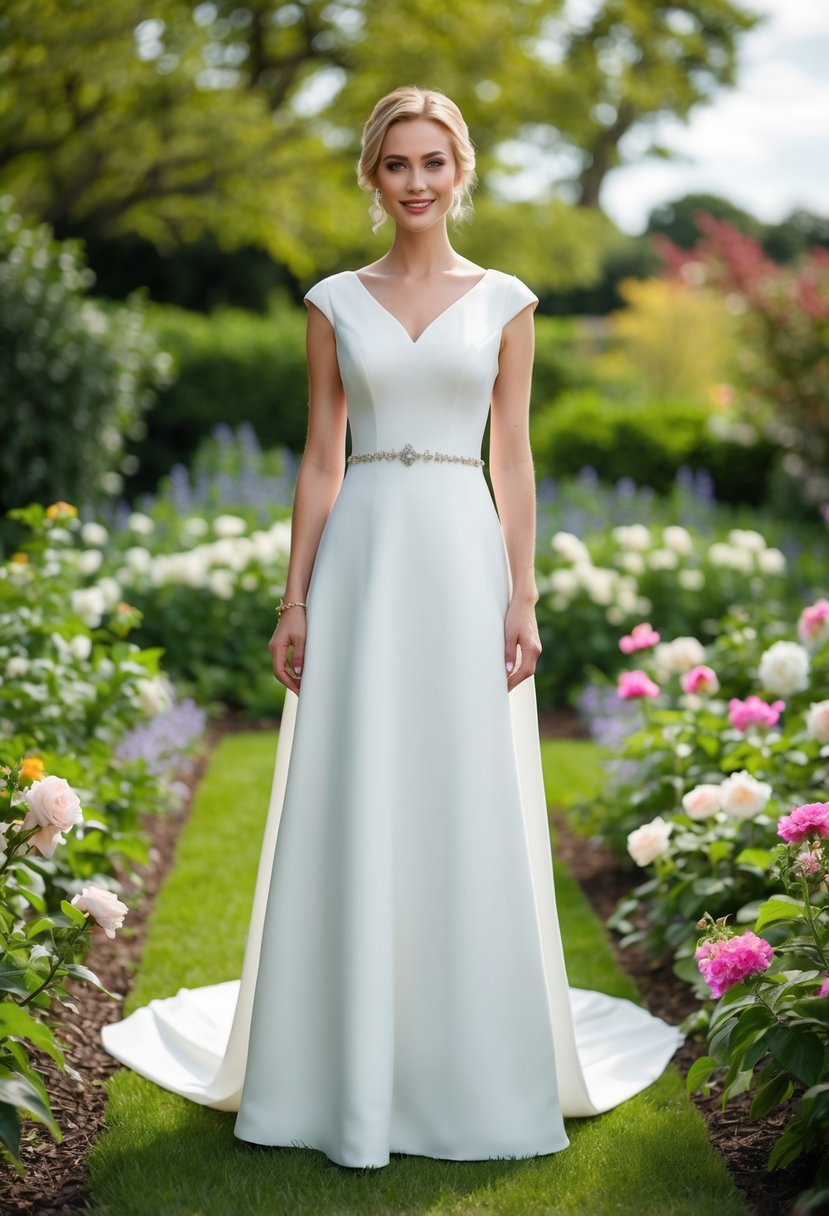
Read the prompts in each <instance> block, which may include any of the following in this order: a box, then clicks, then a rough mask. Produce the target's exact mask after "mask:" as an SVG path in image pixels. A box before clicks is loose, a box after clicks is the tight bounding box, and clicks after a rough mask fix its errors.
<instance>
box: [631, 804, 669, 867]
mask: <svg viewBox="0 0 829 1216" xmlns="http://www.w3.org/2000/svg"><path fill="white" fill-rule="evenodd" d="M673 826H674V825H673V824H672V823H668V822H667V820H665V819H663V818H662V816H661V815H657V817H656V819H652V820H651V822H650V823H643V824H642V826H641V828H636V829H635V831H633V832H630V833H629V834H628V839H627V845H628V853H630V855H631V857H632V858H633V860H634V861H635V862H636V864H637V865H638V866H649V865H650V864H651V862H652V861H656V859H657V857H664V856H665V854H666V853H667V852H668V851H669V849H670V835H671V832H672V831H673Z"/></svg>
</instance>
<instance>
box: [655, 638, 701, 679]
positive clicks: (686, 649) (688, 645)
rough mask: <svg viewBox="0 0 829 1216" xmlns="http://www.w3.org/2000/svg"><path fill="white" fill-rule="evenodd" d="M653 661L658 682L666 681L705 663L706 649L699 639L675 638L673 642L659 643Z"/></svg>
mask: <svg viewBox="0 0 829 1216" xmlns="http://www.w3.org/2000/svg"><path fill="white" fill-rule="evenodd" d="M653 660H654V663H655V665H656V678H657V680H661V681H665V680H669V679H670V678H671V676H678V675H683V674H684V673H685V672H686V671H690V670H691V668H692V667H697V666H698V665H699V664H700V663H704V662H705V647H704V646H703V645H702V643H701V642H700V641H698V640H697V638H691V637H679V638H674V640H673V641H672V642H660V643H659V645H658V646H657V647H656V648H655V650H654V652H653Z"/></svg>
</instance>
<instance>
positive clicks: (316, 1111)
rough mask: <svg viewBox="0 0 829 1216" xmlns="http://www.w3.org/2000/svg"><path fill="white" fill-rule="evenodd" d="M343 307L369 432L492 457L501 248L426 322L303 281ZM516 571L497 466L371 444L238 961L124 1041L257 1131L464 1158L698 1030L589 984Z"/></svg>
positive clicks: (280, 763) (158, 1078)
mask: <svg viewBox="0 0 829 1216" xmlns="http://www.w3.org/2000/svg"><path fill="white" fill-rule="evenodd" d="M306 298H307V299H309V300H310V301H311V302H312V303H314V304H315V305H317V306H318V307H319V308H320V309H321V311H322V312H323V313H324V314H325V316H326V317H327V318H328V319H329V321H330V322H331V324H332V325H333V326H334V329H335V332H336V339H337V351H338V359H339V364H340V369H341V374H342V379H343V383H344V386H345V391H346V396H347V400H348V413H349V421H350V427H351V436H352V444H353V451H354V453H355V454H369V453H375V452H378V451H385V452H390V451H394V452H399V451H401V450H402V449H404V447H405V445H407V444H411V445H412V446H413V448H414V449H415V451H416V452H418V453H422V452H424V451H427V450H428V451H431V452H432V453H440V454H443V455H455V456H463V457H473V458H475V457H478V456H479V455H480V450H481V440H482V437H483V433H484V427H485V424H486V421H487V415H488V412H489V406H490V399H491V393H492V387H493V383H494V380H495V377H496V375H497V371H498V352H499V345H500V341H501V332H502V329H503V326H504V325H505V324H506V323H507V321H509V320H510V319H511V318H512V317H513V316H515V315H516V314H517V313H518V312H520V311H521V310H522V309H524V308H526V307H527V306H528V305H530V304H534V303H537V300H536V297H535V296H534V295H533V294H532V292H531V291H530V290H529V289H528V288H527V287H526V286H525V285H524V284H523V283H522V282H521V281H520V280H518V279H516V278H515V277H514V276H511V275H507V274H503V273H502V272H500V271H497V270H488V271H487V272H486V273H485V274H484V275H483V277H482V278H481V279H479V280H478V282H477V283H476V284H475V286H474V287H472V289H471V290H469V291H468V292H467V293H466V294H465V295H463V296H462V297H461V298H460V299H459V300H457V301H456V302H455V303H454V304H452V305H451V306H450V307H449V308H447V309H445V311H444V312H442V313H441V314H440V315H439V316H437V317H436V318H435V319H434V320H433V321H432V323H431V324H430V325H429V326H428V327H427V329H426V330H425V331H424V332H423V333H422V334H421V335H420V336H419V337H418V338H417V340H416V341H413V340H412V338H411V337H410V336H409V334H408V333H407V332H406V330H405V329H404V328H403V327H402V325H401V324H400V323H399V322H398V321H397V320H396V319H395V318H394V317H393V316H392V314H391V313H390V312H388V311H387V310H386V309H385V308H384V307H383V306H382V305H381V304H380V303H379V302H378V301H377V300H376V299H375V298H374V296H373V295H372V294H371V293H370V291H369V290H368V288H367V287H366V286H365V284H364V283H363V282H362V280H361V279H360V278H359V277H358V276H357V275H356V274H355V273H353V272H350V271H347V272H343V273H340V274H335V275H331V276H330V277H328V278H326V279H323V280H322V281H321V282H319V283H317V284H316V285H315V286H314V287H313V288H312V289H311V291H309V293H308V296H307V297H306ZM509 595H510V575H509V568H508V563H507V555H506V551H505V546H504V540H503V534H502V531H501V527H500V523H499V520H498V516H497V514H496V511H495V507H494V505H493V502H492V499H491V496H490V494H489V491H488V488H487V484H486V481H485V478H484V473H483V471H482V469H481V468H480V467H478V466H475V465H474V464H463V463H457V462H449V461H441V460H437V459H432V460H423V459H414V460H413V461H411V462H410V463H407V462H406V461H405V460H402V459H399V458H396V459H374V460H371V461H365V462H361V463H352V464H350V465H349V467H348V470H347V473H346V476H345V479H344V481H343V485H342V488H341V490H340V493H339V496H338V498H337V500H336V502H335V504H334V507H333V510H332V512H331V514H330V516H329V518H328V521H327V523H326V526H325V529H324V532H323V535H322V538H321V542H320V546H319V550H318V554H317V559H316V563H315V565H314V570H313V576H312V580H311V585H310V587H309V591H308V596H307V601H308V610H307V622H308V634H307V649H306V658H305V668H304V672H303V676H302V691H301V695H300V696H299V698H297V697H296V696H294V694H293V693H291V692H288V694H287V697H286V703H285V712H284V716H283V719H282V728H281V731H280V735H279V744H278V750H277V758H276V772H275V777H274V784H273V791H272V797H271V803H270V813H269V816H268V821H267V827H266V830H265V836H264V842H263V849H262V855H261V862H260V866H259V873H258V879H257V885H256V894H255V898H254V904H253V912H252V917H251V925H250V932H249V937H248V942H247V948H246V954H245V960H244V966H243V970H242V976H241V981H239V980H229V981H227V982H225V983H220V984H216V985H211V986H208V987H204V988H198V989H180V990H179V992H178V994H177V995H175V996H171V997H169V998H166V999H163V1000H155V1001H151V1002H150V1003H149V1004H148V1005H147V1006H145V1007H143V1008H141V1009H138V1010H137V1011H135V1012H134V1013H132V1014H131V1015H130V1016H129V1017H127V1018H126V1019H124V1020H123V1021H121V1022H118V1023H115V1024H113V1025H110V1026H106V1027H105V1028H104V1030H103V1042H104V1045H105V1047H106V1049H107V1050H108V1051H109V1052H110V1053H111V1054H112V1055H113V1056H115V1057H116V1058H117V1059H119V1060H121V1061H122V1062H123V1063H125V1064H127V1065H128V1066H129V1067H130V1068H132V1069H134V1070H135V1071H137V1072H139V1073H141V1074H143V1075H144V1076H146V1077H149V1078H150V1079H151V1080H153V1081H155V1082H157V1083H158V1084H159V1085H161V1086H164V1087H165V1088H167V1089H170V1090H173V1091H175V1092H176V1093H179V1094H183V1095H184V1096H185V1097H187V1098H190V1099H192V1100H193V1101H194V1102H200V1103H203V1104H205V1105H208V1106H213V1107H216V1108H218V1109H220V1110H229V1111H238V1115H237V1118H236V1123H235V1134H236V1135H237V1136H238V1137H239V1138H240V1139H242V1140H245V1141H251V1142H255V1143H258V1144H265V1145H303V1146H308V1147H311V1148H315V1149H321V1150H322V1151H323V1152H325V1153H326V1154H327V1155H328V1157H329V1158H330V1159H331V1160H333V1161H335V1162H338V1163H340V1164H342V1165H346V1166H367V1165H370V1166H383V1165H386V1164H387V1163H388V1161H389V1153H391V1152H400V1153H413V1154H422V1155H425V1156H428V1157H437V1158H448V1159H453V1160H467V1159H482V1158H493V1157H527V1156H533V1155H536V1154H544V1153H553V1152H556V1151H557V1150H559V1149H563V1148H565V1147H566V1145H567V1143H568V1140H567V1136H566V1133H565V1129H564V1123H563V1116H586V1115H594V1114H597V1113H598V1112H600V1111H604V1110H607V1109H609V1108H610V1107H613V1106H615V1105H617V1104H618V1103H620V1102H622V1101H624V1099H626V1098H628V1097H630V1096H631V1095H632V1094H634V1093H637V1092H638V1091H639V1090H641V1089H643V1088H644V1087H645V1086H647V1085H648V1084H650V1082H651V1081H653V1080H654V1079H655V1078H656V1077H658V1076H659V1075H660V1073H661V1072H662V1070H663V1068H664V1066H665V1064H666V1063H667V1061H668V1060H669V1059H670V1057H671V1055H672V1054H673V1052H674V1051H675V1049H676V1047H677V1046H678V1045H679V1043H680V1042H681V1036H680V1034H679V1032H678V1031H677V1030H676V1029H675V1028H674V1027H671V1026H668V1025H666V1024H665V1023H664V1022H662V1021H660V1020H658V1019H656V1018H653V1017H651V1015H650V1014H648V1013H647V1011H645V1010H643V1009H641V1008H639V1007H638V1006H636V1005H634V1004H632V1003H630V1002H628V1001H624V1000H619V999H614V998H611V997H608V996H605V995H602V994H599V993H595V992H586V991H580V990H578V989H570V988H569V987H568V983H567V977H566V973H565V968H564V961H563V957H562V949H561V940H560V935H559V926H558V920H557V916H556V906H555V895H554V890H553V875H552V862H551V854H550V839H549V834H548V825H547V813H546V805H545V798H544V788H543V784H542V775H541V757H540V748H539V738H538V721H537V714H536V704H535V689H534V682H533V680H532V679H528V680H525V681H524V682H523V683H522V684H520V685H519V686H518V687H517V688H516V689H515V690H514V691H513V692H511V693H508V692H507V688H506V675H505V671H504V631H503V624H504V615H505V612H506V609H507V605H508V602H509Z"/></svg>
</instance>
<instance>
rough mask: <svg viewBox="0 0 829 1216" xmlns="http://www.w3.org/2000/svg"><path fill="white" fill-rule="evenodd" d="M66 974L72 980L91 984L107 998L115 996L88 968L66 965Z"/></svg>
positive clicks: (71, 964) (73, 964) (81, 964)
mask: <svg viewBox="0 0 829 1216" xmlns="http://www.w3.org/2000/svg"><path fill="white" fill-rule="evenodd" d="M65 968H66V974H67V975H69V976H71V977H72V979H73V980H85V981H86V983H87V984H93V985H94V986H95V987H96V988H98V989H99V990H100V991H101V992H105V993H106V994H107V996H111V997H115V996H116V995H117V994H116V993H114V992H110V990H109V989H108V988H105V987H104V986H103V984H102V983H101V981H100V980H99V979H98V977H97V975H96V974H95V972H94V971H90V970H89V968H88V967H84V965H83V963H66V964H65Z"/></svg>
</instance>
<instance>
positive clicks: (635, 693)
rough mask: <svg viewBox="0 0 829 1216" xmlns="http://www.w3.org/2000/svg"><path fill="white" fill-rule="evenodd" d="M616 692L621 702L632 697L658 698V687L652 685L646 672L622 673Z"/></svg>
mask: <svg viewBox="0 0 829 1216" xmlns="http://www.w3.org/2000/svg"><path fill="white" fill-rule="evenodd" d="M616 692H617V695H618V696H620V697H621V698H622V700H623V701H629V700H631V698H633V697H658V696H659V685H658V684H654V682H653V680H652V679H651V678H650V676H649V675H648V673H647V672H646V671H623V672H622V674H621V675H620V676H619V685H618V687H617V689H616Z"/></svg>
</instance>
